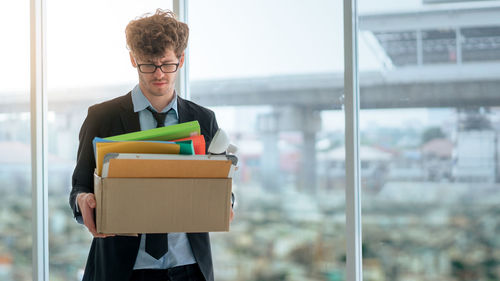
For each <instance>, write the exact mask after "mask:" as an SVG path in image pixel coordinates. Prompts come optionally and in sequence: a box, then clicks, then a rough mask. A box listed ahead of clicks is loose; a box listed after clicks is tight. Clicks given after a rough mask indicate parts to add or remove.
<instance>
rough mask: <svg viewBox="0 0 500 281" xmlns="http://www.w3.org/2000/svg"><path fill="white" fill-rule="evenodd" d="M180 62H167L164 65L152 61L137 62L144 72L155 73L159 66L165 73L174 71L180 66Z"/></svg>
mask: <svg viewBox="0 0 500 281" xmlns="http://www.w3.org/2000/svg"><path fill="white" fill-rule="evenodd" d="M136 63H137V62H136ZM179 64H180V62H178V63H166V64H162V65H156V64H152V63H146V64H138V63H137V67H138V68H139V71H140V72H142V73H155V72H156V69H158V68H159V69H160V70H161V72H163V73H174V72H176V71H177V69H178V68H179Z"/></svg>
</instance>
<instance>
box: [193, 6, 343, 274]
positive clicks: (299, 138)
mask: <svg viewBox="0 0 500 281" xmlns="http://www.w3.org/2000/svg"><path fill="white" fill-rule="evenodd" d="M342 9H343V7H342V1H315V3H314V5H313V4H312V3H309V2H307V1H298V0H293V1H285V0H280V1H264V0H259V1H229V0H217V1H191V2H190V6H189V16H190V18H189V24H190V30H191V34H190V45H189V46H190V54H191V57H190V78H191V83H190V85H191V99H192V100H193V101H195V102H197V103H199V104H201V105H203V106H206V107H209V108H210V109H212V110H214V111H215V113H216V116H217V120H218V124H219V127H221V128H222V129H224V130H226V131H227V132H228V133H229V135H230V137H231V139H232V142H234V143H235V144H236V145H237V146H238V147H239V151H238V153H237V155H238V157H239V170H238V172H237V175H236V177H235V178H234V180H233V191H234V193H235V195H236V202H237V203H236V204H237V205H236V210H235V213H236V215H235V219H234V221H233V223H232V225H231V231H230V232H228V233H214V234H212V235H211V237H212V250H213V257H214V266H215V279H216V280H242V281H243V280H245V281H249V280H270V281H271V280H273V281H275V280H343V278H344V275H345V200H344V198H345V189H344V185H345V183H344V182H345V178H344V167H342V166H341V165H338V166H335V165H336V164H337V163H340V162H342V161H343V157H344V154H345V152H344V151H345V149H344V143H343V142H344V141H343V140H344V118H343V112H342V111H341V104H342V92H343V62H344V60H343V40H342V38H343V36H342V32H343V26H342Z"/></svg>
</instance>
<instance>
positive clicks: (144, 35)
mask: <svg viewBox="0 0 500 281" xmlns="http://www.w3.org/2000/svg"><path fill="white" fill-rule="evenodd" d="M125 35H126V37H127V47H128V49H129V50H130V51H131V52H132V53H133V54H134V56H136V57H138V58H140V59H149V58H159V57H162V56H163V55H164V54H165V52H166V51H167V50H172V51H174V52H175V55H176V56H177V57H179V58H180V57H181V55H182V53H183V52H184V50H185V49H186V47H187V42H188V37H189V28H188V26H187V24H185V23H183V22H180V21H178V20H177V19H176V16H175V14H174V13H173V12H171V11H169V10H166V11H164V10H162V9H157V10H156V12H155V13H154V14H153V15H151V14H145V15H143V16H142V17H139V18H137V19H135V20H132V21H131V22H130V23H129V24H128V25H127V28H126V29H125Z"/></svg>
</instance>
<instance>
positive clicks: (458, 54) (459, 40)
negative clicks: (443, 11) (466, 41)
mask: <svg viewBox="0 0 500 281" xmlns="http://www.w3.org/2000/svg"><path fill="white" fill-rule="evenodd" d="M455 44H456V45H455V48H456V60H457V64H462V31H461V29H460V27H458V26H457V27H455Z"/></svg>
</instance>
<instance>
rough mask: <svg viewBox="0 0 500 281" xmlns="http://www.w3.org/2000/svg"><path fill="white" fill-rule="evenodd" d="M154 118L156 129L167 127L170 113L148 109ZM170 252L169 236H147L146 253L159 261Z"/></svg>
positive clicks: (155, 234)
mask: <svg viewBox="0 0 500 281" xmlns="http://www.w3.org/2000/svg"><path fill="white" fill-rule="evenodd" d="M147 110H149V111H150V112H151V113H152V114H153V117H154V118H155V119H156V128H159V127H163V126H165V117H166V115H167V114H168V112H165V113H158V112H156V111H155V110H154V109H152V108H151V107H148V108H147ZM167 251H168V234H164V233H149V234H146V253H148V254H149V255H150V256H152V257H153V258H155V259H157V260H159V259H160V258H161V257H163V256H164V255H165V254H166V253H167Z"/></svg>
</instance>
